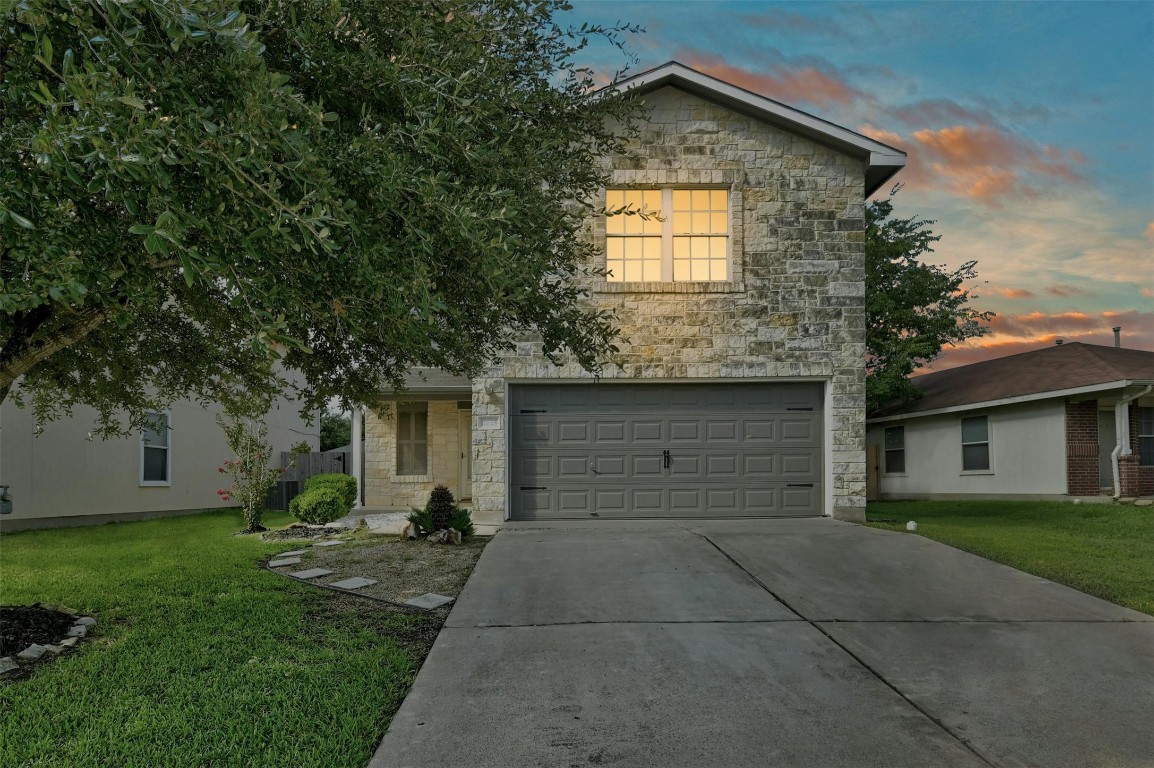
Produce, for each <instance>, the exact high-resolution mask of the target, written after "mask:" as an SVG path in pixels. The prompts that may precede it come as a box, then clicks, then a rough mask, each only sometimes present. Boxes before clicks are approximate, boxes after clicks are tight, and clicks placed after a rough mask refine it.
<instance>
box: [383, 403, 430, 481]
mask: <svg viewBox="0 0 1154 768" xmlns="http://www.w3.org/2000/svg"><path fill="white" fill-rule="evenodd" d="M422 409H423V412H424V414H425V440H424V443H425V470H424V471H423V472H402V471H401V442H402V439H401V415H402V414H413V413H421V412H422ZM431 411H432V408H430V407H429V403H428V401H419V402H412V403H405V404H403V405H398V406H397V420H396V425H397V426H396V435H395V437H396V444H395V445H394V448H395V450H396V456H395V461H394V462H393V472H394V477H396V478H421V479H424V478H428V477H429V476H430V475H431V471H430V467H431V465H432V463H433V461H432V456H431V455H430V453H431V451H430V446H429V435H430V433H431V432H432V430H431V429H429V426H430V424H429V420H430V419H431V418H432V414H431ZM411 431H412V430H410V434H411ZM405 442H420V441H414V440H412V439H406V440H405Z"/></svg>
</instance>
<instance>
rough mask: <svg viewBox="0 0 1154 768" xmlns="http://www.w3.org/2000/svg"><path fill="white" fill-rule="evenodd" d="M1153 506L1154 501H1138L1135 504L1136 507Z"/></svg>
mask: <svg viewBox="0 0 1154 768" xmlns="http://www.w3.org/2000/svg"><path fill="white" fill-rule="evenodd" d="M1152 504H1154V499H1138V501H1136V502H1134V506H1136V507H1149V506H1150V505H1152Z"/></svg>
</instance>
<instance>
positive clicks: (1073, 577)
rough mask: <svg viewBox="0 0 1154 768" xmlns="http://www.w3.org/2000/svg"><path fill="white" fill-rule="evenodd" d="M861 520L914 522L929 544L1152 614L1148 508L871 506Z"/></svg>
mask: <svg viewBox="0 0 1154 768" xmlns="http://www.w3.org/2000/svg"><path fill="white" fill-rule="evenodd" d="M866 514H867V517H868V519H869V521H870V525H873V526H874V527H877V528H887V529H889V530H894V531H897V530H900V531H904V530H905V524H906V521H908V520H915V521H917V524H918V533H919V534H921V535H923V536H927V537H929V538H931V539H934V540H935V541H940V542H942V543H943V544H949V545H950V546H953V547H957V548H958V549H964V550H966V551H967V552H973V553H974V554H977V555H981V556H982V557H986V558H989V559H990V560H996V561H997V562H999V563H1005V564H1006V565H1010V566H1013V567H1014V568H1018V569H1019V570H1022V571H1026V572H1027V573H1032V574H1035V575H1037V576H1041V577H1043V578H1047V579H1050V580H1051V581H1056V582H1059V583H1061V584H1066V585H1067V586H1071V587H1074V588H1075V589H1078V590H1081V591H1082V592H1086V593H1088V594H1091V595H1095V596H1096V597H1100V598H1102V599H1104V600H1109V601H1110V602H1112V603H1117V604H1118V605H1124V606H1126V607H1127V608H1133V609H1134V610H1137V611H1142V612H1143V613H1148V614H1154V507H1132V506H1124V505H1119V504H1071V503H1069V502H1054V501H896V502H870V504H869V506H868V507H867V509H866ZM879 518H884V519H887V520H891V521H893V522H878V519H879Z"/></svg>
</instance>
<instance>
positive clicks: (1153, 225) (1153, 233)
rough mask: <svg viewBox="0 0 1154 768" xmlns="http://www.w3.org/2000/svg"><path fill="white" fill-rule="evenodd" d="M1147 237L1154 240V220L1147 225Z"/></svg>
mask: <svg viewBox="0 0 1154 768" xmlns="http://www.w3.org/2000/svg"><path fill="white" fill-rule="evenodd" d="M1146 237H1147V238H1149V239H1150V240H1154V221H1152V222H1150V223H1149V224H1147V225H1146Z"/></svg>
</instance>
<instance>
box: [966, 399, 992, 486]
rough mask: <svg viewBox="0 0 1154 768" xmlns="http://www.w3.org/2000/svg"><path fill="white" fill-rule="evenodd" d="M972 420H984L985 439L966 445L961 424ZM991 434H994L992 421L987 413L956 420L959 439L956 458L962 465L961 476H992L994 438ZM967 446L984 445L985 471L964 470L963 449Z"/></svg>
mask: <svg viewBox="0 0 1154 768" xmlns="http://www.w3.org/2000/svg"><path fill="white" fill-rule="evenodd" d="M972 419H985V420H986V439H985V440H974V441H971V442H968V443H967V442H965V433H964V431H963V427H962V424H963V422H966V421H969V420H972ZM993 432H994V428H993V420H992V419H991V418H990V414H988V413H978V414H974V415H972V416H963V417H961V418H960V419H958V437H959V438H960V439H959V446H960V450H959V451H958V454H959V456H958V458H959V459H961V465H962V471H961V474H963V475H992V474H994V436H993ZM967 445H984V446H986V468H985V469H966V451H965V447H966V446H967Z"/></svg>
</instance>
